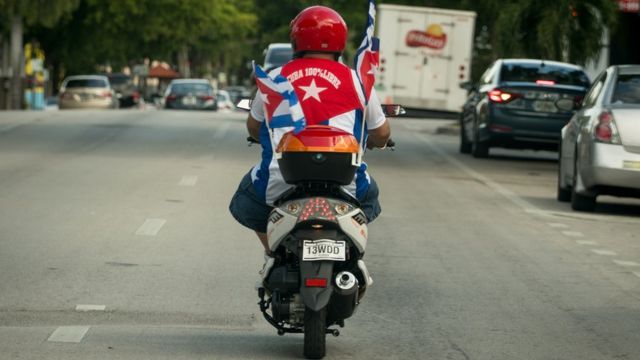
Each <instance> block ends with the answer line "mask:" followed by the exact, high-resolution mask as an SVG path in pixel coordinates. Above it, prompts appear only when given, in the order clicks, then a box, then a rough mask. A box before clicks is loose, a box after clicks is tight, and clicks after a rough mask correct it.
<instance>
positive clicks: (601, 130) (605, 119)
mask: <svg viewBox="0 0 640 360" xmlns="http://www.w3.org/2000/svg"><path fill="white" fill-rule="evenodd" d="M595 137H596V141H598V142H602V143H607V144H618V145H619V144H621V142H620V136H619V135H618V128H617V127H616V123H615V120H614V118H613V114H612V113H610V112H609V111H606V110H605V111H603V112H602V113H600V115H599V116H598V124H597V125H596V128H595Z"/></svg>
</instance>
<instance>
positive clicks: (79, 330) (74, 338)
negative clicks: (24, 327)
mask: <svg viewBox="0 0 640 360" xmlns="http://www.w3.org/2000/svg"><path fill="white" fill-rule="evenodd" d="M89 328H90V327H89V326H60V327H59V328H57V329H56V330H55V331H54V332H53V334H51V336H49V338H48V339H47V341H51V342H65V343H79V342H81V341H82V338H84V336H85V335H86V334H87V332H88V331H89Z"/></svg>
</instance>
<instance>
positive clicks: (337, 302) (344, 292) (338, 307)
mask: <svg viewBox="0 0 640 360" xmlns="http://www.w3.org/2000/svg"><path fill="white" fill-rule="evenodd" d="M335 285H336V286H335V291H334V293H333V295H332V298H331V302H330V303H329V304H330V306H329V314H328V315H329V318H331V319H336V320H338V319H340V320H342V319H346V318H348V317H350V316H351V315H353V312H354V311H355V310H356V305H357V304H358V279H356V276H355V275H353V274H352V273H350V272H348V271H341V272H339V273H338V274H337V275H336V277H335Z"/></svg>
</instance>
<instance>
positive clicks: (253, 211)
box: [229, 172, 382, 233]
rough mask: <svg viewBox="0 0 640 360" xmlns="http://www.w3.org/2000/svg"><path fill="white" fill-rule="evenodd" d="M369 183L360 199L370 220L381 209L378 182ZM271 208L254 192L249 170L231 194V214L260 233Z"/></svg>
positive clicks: (265, 229)
mask: <svg viewBox="0 0 640 360" xmlns="http://www.w3.org/2000/svg"><path fill="white" fill-rule="evenodd" d="M370 179H371V183H370V184H369V189H368V190H367V193H366V195H365V196H364V198H363V199H360V205H361V209H362V211H364V214H365V215H366V216H367V220H368V221H369V222H372V221H373V220H374V219H375V218H377V217H378V215H380V212H381V211H382V209H381V208H380V203H379V202H378V184H376V182H375V180H373V178H372V177H370ZM271 210H273V207H272V206H269V205H267V204H266V203H265V202H264V200H262V199H261V198H260V196H259V195H258V194H257V193H256V190H255V188H254V187H253V183H252V182H251V172H248V173H247V174H246V175H245V176H244V177H243V178H242V181H240V185H239V186H238V190H236V193H235V194H234V195H233V198H232V199H231V203H230V204H229V211H230V212H231V215H233V217H234V218H235V219H236V220H237V221H238V222H239V223H240V224H242V225H244V226H246V227H248V228H249V229H251V230H253V231H257V232H261V233H266V232H267V220H268V219H269V214H270V213H271Z"/></svg>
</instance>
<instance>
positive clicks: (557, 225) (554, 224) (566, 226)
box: [547, 223, 569, 229]
mask: <svg viewBox="0 0 640 360" xmlns="http://www.w3.org/2000/svg"><path fill="white" fill-rule="evenodd" d="M547 225H549V226H551V227H552V228H556V229H566V228H568V227H569V225H567V224H561V223H547Z"/></svg>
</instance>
